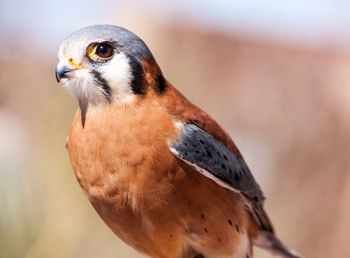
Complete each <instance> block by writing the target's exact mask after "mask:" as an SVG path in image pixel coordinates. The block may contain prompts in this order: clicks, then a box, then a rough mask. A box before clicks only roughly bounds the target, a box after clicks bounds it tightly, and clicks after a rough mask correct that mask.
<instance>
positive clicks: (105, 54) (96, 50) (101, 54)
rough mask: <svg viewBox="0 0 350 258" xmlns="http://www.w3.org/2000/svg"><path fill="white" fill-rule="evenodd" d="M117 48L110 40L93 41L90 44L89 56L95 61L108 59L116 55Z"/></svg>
mask: <svg viewBox="0 0 350 258" xmlns="http://www.w3.org/2000/svg"><path fill="white" fill-rule="evenodd" d="M114 52H115V49H114V46H113V45H112V44H111V43H110V42H100V43H93V44H91V45H90V46H88V49H87V56H88V57H89V58H90V59H91V60H93V61H100V62H101V61H106V60H108V59H110V58H111V57H112V56H113V55H114Z"/></svg>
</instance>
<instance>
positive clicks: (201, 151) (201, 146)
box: [170, 124, 273, 231]
mask: <svg viewBox="0 0 350 258" xmlns="http://www.w3.org/2000/svg"><path fill="white" fill-rule="evenodd" d="M170 148H171V149H172V150H173V153H174V154H175V155H176V156H177V157H178V158H180V159H182V160H184V161H186V162H187V163H190V164H192V165H194V166H195V167H198V168H200V169H202V170H205V171H207V172H209V173H210V174H211V175H213V176H214V177H215V178H216V179H218V180H220V181H221V182H223V183H225V184H227V185H228V186H229V187H232V188H234V189H236V190H238V191H239V192H241V193H242V195H243V196H244V197H245V198H246V199H247V200H248V201H249V203H250V205H251V207H252V208H253V210H254V212H255V215H256V216H257V219H258V222H259V224H260V225H259V226H260V228H264V229H266V230H269V231H273V229H272V226H271V223H270V221H269V219H268V217H267V215H266V214H265V212H264V210H263V201H264V199H265V198H264V195H263V192H262V191H261V188H260V186H259V185H258V183H257V182H256V181H255V179H254V177H253V175H252V173H251V172H250V170H249V168H248V166H247V164H246V163H245V161H244V160H243V159H242V158H240V157H239V156H237V155H235V154H233V153H232V152H231V151H230V150H229V149H228V148H227V147H226V146H225V145H224V144H223V143H221V142H220V141H218V140H217V139H216V138H214V137H213V136H212V135H210V134H209V133H207V132H206V131H204V130H202V129H201V128H199V127H198V126H196V125H194V124H186V125H184V126H183V128H182V136H181V138H180V139H179V140H178V141H177V142H175V143H173V144H172V145H171V146H170Z"/></svg>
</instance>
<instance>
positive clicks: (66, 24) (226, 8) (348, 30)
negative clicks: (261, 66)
mask: <svg viewBox="0 0 350 258" xmlns="http://www.w3.org/2000/svg"><path fill="white" fill-rule="evenodd" d="M131 3H132V4H130V1H128V4H127V7H125V6H126V5H125V1H124V2H123V1H112V0H100V1H83V0H78V1H74V2H73V1H71V0H60V1H45V0H37V1H18V0H15V1H2V2H1V9H0V26H1V27H0V28H1V38H2V39H4V38H5V39H6V38H7V36H8V35H9V33H14V34H15V33H18V30H21V31H23V30H24V31H25V32H26V33H30V34H31V35H33V34H34V35H35V36H36V37H38V38H45V39H46V40H48V42H49V43H56V42H59V41H60V40H61V39H62V37H64V36H66V35H67V32H68V33H69V32H71V31H73V30H75V29H76V28H79V27H82V26H86V25H89V24H93V23H110V22H112V21H113V22H114V23H115V22H118V16H119V15H120V16H125V14H127V15H132V12H134V11H137V13H140V11H142V10H144V9H148V10H149V11H151V13H152V15H155V16H159V18H161V19H163V20H178V21H179V19H178V18H179V17H181V18H182V19H181V20H186V21H191V22H192V23H193V24H195V25H200V26H202V25H204V26H206V27H209V28H212V29H215V30H229V31H232V32H245V33H248V34H250V35H257V36H264V35H265V36H266V35H269V36H272V37H276V38H277V39H281V38H282V39H283V38H286V39H287V40H290V39H292V40H294V41H296V42H299V43H300V42H306V43H308V44H310V43H311V44H313V43H317V44H323V43H324V44H340V45H343V46H346V45H348V44H349V42H350V1H349V0H293V1H290V0H264V1H262V0H250V1H248V0H231V1H230V0H217V1H201V0H192V1H186V0H177V1H161V0H151V1H131ZM131 6H132V7H131ZM145 7H147V8H145ZM145 13H148V11H145ZM112 17H113V19H112ZM141 19H142V17H141ZM145 19H147V15H145ZM181 20H180V21H181ZM180 21H179V22H180ZM48 35H49V37H48ZM43 36H45V37H43Z"/></svg>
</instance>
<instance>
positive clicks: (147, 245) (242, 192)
mask: <svg viewBox="0 0 350 258" xmlns="http://www.w3.org/2000/svg"><path fill="white" fill-rule="evenodd" d="M55 72H56V79H57V82H60V83H61V84H62V85H63V87H64V88H65V89H67V90H68V91H69V92H70V93H71V94H72V95H73V96H74V98H76V99H77V101H78V106H79V107H78V110H77V112H76V114H75V115H74V118H73V122H72V125H71V127H70V129H69V133H68V138H67V145H66V146H67V149H68V153H69V157H70V161H71V164H72V167H73V170H74V173H75V176H76V178H77V180H78V182H79V184H80V186H81V188H82V190H83V192H84V193H85V195H86V196H87V198H88V199H89V201H90V202H91V204H92V206H93V207H94V209H95V210H96V212H97V213H98V214H99V216H100V217H101V218H102V220H103V221H104V222H105V223H106V224H107V226H108V227H109V228H110V229H111V230H112V231H113V232H114V233H115V234H116V235H117V236H118V237H119V238H120V239H121V240H122V241H124V242H125V243H126V244H128V245H129V246H131V247H132V248H134V249H136V250H137V251H139V252H140V253H142V254H144V255H146V256H148V257H154V258H252V257H253V246H254V245H257V246H260V247H262V248H265V249H267V250H269V251H271V252H272V253H274V254H277V255H279V256H281V257H286V258H299V257H301V256H300V255H299V254H298V253H296V252H295V251H293V250H291V249H289V248H288V247H287V246H286V245H285V244H283V243H282V241H281V240H279V238H278V237H277V236H276V234H275V231H274V228H273V226H272V223H271V221H270V219H269V217H268V215H267V213H266V211H265V210H264V201H265V197H264V194H263V192H262V190H261V188H260V186H259V184H258V183H257V182H256V180H255V179H254V176H253V174H252V173H251V171H250V169H249V167H248V165H247V164H246V162H245V160H244V158H243V156H242V154H241V152H240V151H239V149H238V147H237V146H236V145H235V143H234V141H233V140H232V138H231V137H230V136H229V134H228V133H227V132H226V131H225V130H224V129H222V127H221V126H220V125H219V124H218V123H217V122H216V121H215V120H214V119H213V118H211V117H210V116H209V115H208V114H207V113H206V112H204V111H203V110H201V109H200V108H199V107H197V106H196V105H194V104H193V103H191V102H190V101H189V100H188V99H187V98H186V97H185V96H184V95H182V94H181V93H180V92H179V91H178V90H177V89H176V88H175V87H174V86H173V85H172V84H171V83H170V82H169V81H168V80H167V79H166V78H165V76H164V75H163V72H162V70H161V69H160V67H159V65H158V64H157V62H156V60H155V58H154V56H153V54H152V53H151V51H150V49H149V48H148V47H147V45H146V44H145V42H144V41H143V40H142V39H141V38H139V37H138V36H137V35H135V34H134V33H132V32H131V31H129V30H127V29H125V28H123V27H120V26H115V25H108V24H101V25H92V26H87V27H84V28H81V29H79V30H77V31H75V32H73V33H72V34H70V35H69V36H68V37H66V38H65V39H64V40H63V42H62V43H61V45H60V47H59V50H58V64H57V66H56V71H55Z"/></svg>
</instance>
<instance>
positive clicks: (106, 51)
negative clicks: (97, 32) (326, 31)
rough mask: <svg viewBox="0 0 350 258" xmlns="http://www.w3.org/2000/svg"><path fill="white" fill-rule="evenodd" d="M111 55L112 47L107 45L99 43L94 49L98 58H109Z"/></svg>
mask: <svg viewBox="0 0 350 258" xmlns="http://www.w3.org/2000/svg"><path fill="white" fill-rule="evenodd" d="M113 54H114V49H113V46H112V45H111V44H109V43H100V44H98V45H97V47H96V55H97V56H99V57H100V58H110V57H111V56H112V55H113Z"/></svg>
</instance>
